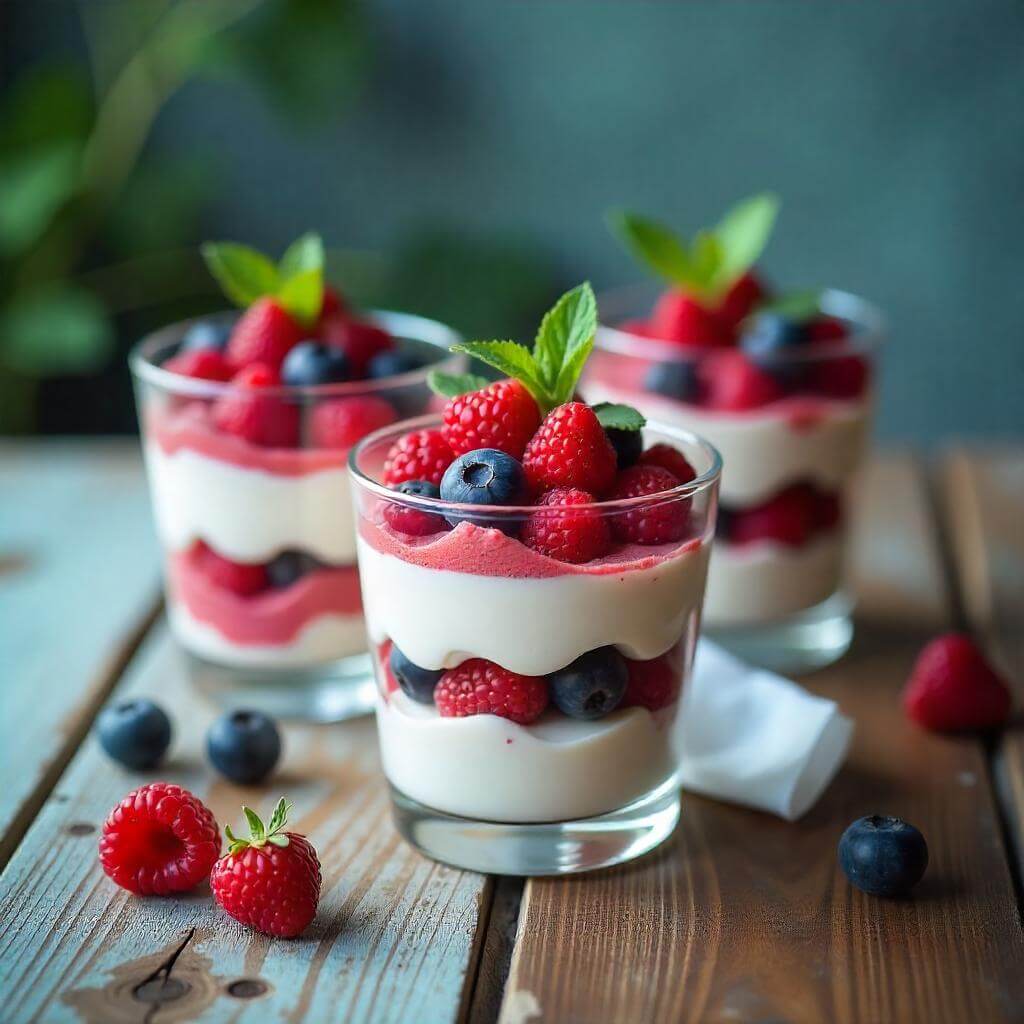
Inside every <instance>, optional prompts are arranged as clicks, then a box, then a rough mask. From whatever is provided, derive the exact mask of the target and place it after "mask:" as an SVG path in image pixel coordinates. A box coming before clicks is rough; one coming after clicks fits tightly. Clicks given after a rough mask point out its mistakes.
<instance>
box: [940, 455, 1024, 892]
mask: <svg viewBox="0 0 1024 1024" xmlns="http://www.w3.org/2000/svg"><path fill="white" fill-rule="evenodd" d="M941 492H942V498H943V504H944V508H945V511H946V516H947V522H948V525H949V535H950V537H951V538H952V540H953V556H954V566H955V569H956V574H957V580H958V582H959V585H960V597H961V602H962V605H963V610H964V612H965V614H966V617H967V620H968V623H969V625H970V626H971V628H972V629H973V630H974V632H975V633H977V634H978V635H979V636H980V638H981V639H982V641H983V643H984V644H985V646H986V647H987V649H988V651H989V653H990V654H991V655H992V657H993V659H994V660H995V661H996V663H997V664H998V665H999V666H1000V667H1001V668H1002V669H1003V670H1004V672H1005V674H1006V677H1007V679H1008V680H1009V681H1010V684H1011V686H1012V687H1013V688H1014V697H1015V703H1016V707H1017V709H1018V715H1017V717H1016V720H1015V722H1014V723H1013V725H1012V726H1011V728H1010V729H1008V730H1007V731H1006V732H1005V733H1004V734H1003V736H1002V737H1001V739H1000V742H999V743H998V745H997V748H996V751H995V756H994V762H993V763H994V770H995V777H996V782H997V786H996V791H997V793H998V794H999V796H1000V799H1001V801H1002V804H1003V820H1004V822H1005V824H1006V827H1007V830H1008V832H1009V834H1010V836H1011V838H1012V845H1013V849H1014V855H1015V857H1016V863H1017V877H1018V879H1021V878H1024V731H1022V728H1021V717H1020V713H1019V712H1020V708H1021V703H1022V701H1024V454H1022V452H1021V451H1020V450H1019V449H1010V448H1004V449H1002V450H993V449H992V448H986V449H979V448H972V449H963V448H961V449H958V450H956V451H953V452H951V453H950V454H949V456H948V457H947V458H946V459H945V461H944V464H943V467H942V488H941Z"/></svg>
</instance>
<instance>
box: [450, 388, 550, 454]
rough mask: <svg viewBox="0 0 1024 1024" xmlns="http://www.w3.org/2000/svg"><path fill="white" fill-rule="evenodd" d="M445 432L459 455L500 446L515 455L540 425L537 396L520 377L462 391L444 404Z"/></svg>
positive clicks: (499, 448) (453, 449) (503, 450)
mask: <svg viewBox="0 0 1024 1024" xmlns="http://www.w3.org/2000/svg"><path fill="white" fill-rule="evenodd" d="M443 415H444V426H443V427H442V428H441V433H442V434H443V435H444V439H445V440H446V441H447V442H448V447H449V448H451V450H452V451H453V452H454V453H455V454H456V455H464V454H465V453H466V452H472V451H476V450H477V449H478V448H497V449H498V450H499V451H502V452H505V453H506V454H507V455H511V456H512V457H513V458H514V459H521V458H522V457H523V450H524V449H525V448H526V442H527V441H529V440H530V438H531V437H533V434H534V432H535V431H536V429H537V427H539V426H540V410H539V409H538V408H537V403H536V402H535V401H534V400H533V396H532V395H531V394H530V392H529V391H527V390H526V388H525V387H523V385H522V384H521V383H520V382H519V381H517V380H499V381H495V382H494V383H493V384H488V385H487V387H485V388H482V389H481V390H480V391H471V392H470V393H469V394H468V395H459V396H458V397H457V398H453V399H451V401H449V402H448V404H447V405H446V406H445V407H444V414H443Z"/></svg>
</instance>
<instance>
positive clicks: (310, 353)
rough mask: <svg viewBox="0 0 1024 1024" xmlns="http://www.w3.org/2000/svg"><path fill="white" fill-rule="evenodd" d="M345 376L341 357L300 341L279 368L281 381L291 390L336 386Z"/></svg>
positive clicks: (346, 370)
mask: <svg viewBox="0 0 1024 1024" xmlns="http://www.w3.org/2000/svg"><path fill="white" fill-rule="evenodd" d="M349 376H350V372H349V365H348V357H347V356H346V355H345V353H344V352H342V351H341V349H340V348H334V347H333V346H332V345H324V344H323V343H322V342H319V341H300V342H299V343H298V345H296V346H295V347H294V348H293V349H292V350H291V351H290V352H289V353H288V355H286V356H285V357H284V362H283V363H282V364H281V381H282V383H284V384H288V385H291V386H292V387H312V386H315V385H317V384H337V383H340V382H341V381H344V380H348V379H349Z"/></svg>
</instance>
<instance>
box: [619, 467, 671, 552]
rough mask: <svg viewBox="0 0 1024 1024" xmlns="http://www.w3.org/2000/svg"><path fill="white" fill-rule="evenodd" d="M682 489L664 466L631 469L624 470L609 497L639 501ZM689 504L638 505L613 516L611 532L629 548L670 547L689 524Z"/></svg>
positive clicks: (661, 503)
mask: <svg viewBox="0 0 1024 1024" xmlns="http://www.w3.org/2000/svg"><path fill="white" fill-rule="evenodd" d="M678 486H679V480H678V479H677V478H676V477H675V476H673V475H672V474H671V473H670V472H669V471H668V470H667V469H663V468H662V467H661V466H642V465H641V466H630V467H629V469H626V470H623V472H621V473H620V474H619V478H618V480H617V481H616V482H615V488H614V490H613V491H612V493H611V495H610V496H609V497H610V498H611V499H613V500H615V499H618V498H639V497H642V496H643V495H647V494H658V493H660V492H661V491H669V490H671V489H672V488H673V487H678ZM689 513H690V502H689V500H688V499H687V500H683V499H680V498H663V499H661V500H660V501H657V502H651V503H650V504H646V505H638V506H636V507H635V508H631V509H629V510H628V511H624V512H616V513H615V514H614V515H613V516H611V523H612V531H613V532H614V533H615V535H616V536H617V537H618V538H619V540H621V541H624V542H625V543H627V544H668V543H669V542H670V541H676V540H681V539H682V538H683V536H684V535H685V534H686V529H687V526H688V525H689V521H690V515H689Z"/></svg>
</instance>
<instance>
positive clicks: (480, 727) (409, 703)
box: [349, 417, 720, 875]
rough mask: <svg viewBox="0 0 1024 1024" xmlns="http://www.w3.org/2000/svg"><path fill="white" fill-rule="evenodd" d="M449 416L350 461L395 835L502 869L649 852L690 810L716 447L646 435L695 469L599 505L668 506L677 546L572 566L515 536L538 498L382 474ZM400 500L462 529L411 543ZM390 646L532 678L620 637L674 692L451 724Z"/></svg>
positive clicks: (429, 664)
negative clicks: (598, 707)
mask: <svg viewBox="0 0 1024 1024" xmlns="http://www.w3.org/2000/svg"><path fill="white" fill-rule="evenodd" d="M437 422H438V421H437V419H436V418H434V417H422V418H420V419H419V420H416V421H413V422H407V423H402V424H399V425H397V426H395V427H389V428H385V429H384V430H381V431H378V432H377V433H375V434H372V435H370V436H368V437H366V438H364V439H363V441H361V442H360V443H359V444H358V445H357V446H356V447H355V448H354V449H353V450H352V453H351V455H350V461H349V465H350V467H351V471H352V479H353V484H354V486H353V500H354V502H355V508H356V517H357V520H358V526H357V529H358V533H359V539H358V549H359V568H360V579H361V582H362V588H363V605H364V608H365V611H366V622H367V630H368V633H369V636H370V640H371V644H372V651H373V656H374V664H375V669H376V673H377V684H378V693H377V697H378V701H377V726H378V733H379V737H380V747H381V757H382V761H383V767H384V773H385V775H386V776H387V779H388V782H389V783H390V786H391V795H392V800H393V811H394V818H395V822H396V825H397V827H398V830H399V832H400V833H401V834H402V835H403V836H404V837H405V838H406V839H407V840H408V841H409V842H410V843H412V844H413V845H414V846H416V847H417V848H418V849H420V850H421V851H422V852H424V853H426V854H427V855H428V856H431V857H433V858H435V859H437V860H441V861H444V862H446V863H448V864H453V865H456V866H458V867H463V868H471V869H474V870H478V871H487V872H496V873H499V874H515V875H548V874H561V873H565V872H572V871H583V870H589V869H593V868H598V867H604V866H607V865H611V864H616V863H620V862H622V861H626V860H630V859H632V858H634V857H637V856H640V855H641V854H642V853H644V852H646V851H648V850H650V849H652V848H653V847H654V846H656V845H657V844H658V843H660V842H661V841H662V840H664V839H665V838H666V837H667V836H668V835H669V834H670V833H671V832H672V829H673V828H674V826H675V824H676V821H677V820H678V817H679V791H678V786H677V783H676V777H675V776H676V765H677V763H678V762H677V757H676V754H675V743H676V738H675V736H674V730H673V726H674V723H675V721H676V717H677V712H678V710H679V703H680V701H679V697H680V692H681V688H682V686H683V683H684V680H685V678H686V676H687V674H688V672H689V669H690V665H691V662H692V658H693V651H694V645H695V643H696V638H697V631H698V624H699V620H700V609H701V601H702V598H703V595H704V582H705V576H706V570H707V561H708V555H709V551H710V544H711V537H712V533H713V530H714V522H715V507H716V501H717V490H718V477H719V469H720V460H719V457H718V454H717V452H716V451H715V450H714V449H713V448H712V447H711V446H710V445H709V444H707V443H706V442H704V441H703V440H701V439H700V438H698V437H696V436H695V435H693V434H690V433H687V432H684V431H679V430H675V429H672V428H667V427H660V426H656V425H649V426H648V427H647V428H646V429H645V431H644V434H645V438H644V440H645V443H647V444H651V443H656V442H664V443H667V444H671V445H673V446H674V447H677V448H679V449H680V450H682V451H683V453H684V454H685V455H686V457H687V458H688V459H689V461H690V463H691V465H692V466H693V467H694V469H695V470H696V472H697V473H698V475H697V477H696V479H694V480H693V481H691V482H689V483H686V484H680V485H678V486H677V487H675V488H674V489H673V490H671V491H665V492H662V493H661V494H657V495H648V496H645V497H641V498H631V499H623V500H618V501H609V502H603V503H601V504H600V505H597V506H593V507H594V508H596V509H597V510H598V514H600V515H601V516H603V517H607V519H608V523H609V525H610V526H613V525H614V520H615V517H616V516H622V515H625V514H629V513H634V514H635V513H637V512H638V511H640V510H642V511H645V512H647V513H650V512H651V511H652V510H656V509H662V510H667V511H668V512H669V513H671V514H673V515H678V516H679V517H680V519H679V520H678V521H679V522H682V523H684V524H685V526H684V527H682V528H681V533H680V535H679V539H678V540H675V541H671V542H669V543H667V544H662V545H659V546H656V547H645V546H641V545H637V544H629V545H627V544H618V545H616V546H615V547H614V548H613V549H612V550H611V552H610V553H609V554H608V555H606V556H604V557H602V558H600V559H596V560H594V561H592V562H587V563H584V564H582V565H570V564H567V563H564V562H560V561H556V560H554V559H552V558H548V557H547V556H545V555H542V554H540V553H538V552H537V551H534V550H532V549H531V548H528V547H527V546H526V545H525V544H523V543H521V542H520V541H519V540H518V539H516V533H517V532H518V530H519V528H520V526H521V525H522V523H523V521H524V520H525V519H526V518H527V517H528V516H529V515H530V514H531V513H535V512H536V511H537V509H536V508H535V507H501V506H481V505H460V504H454V503H451V502H444V501H442V500H440V499H434V498H427V497H418V496H412V495H405V494H399V493H397V492H395V491H392V490H389V489H388V488H387V487H385V486H383V485H382V484H381V483H380V479H381V468H382V464H383V461H384V457H385V454H386V452H387V451H388V449H389V448H390V447H391V445H392V444H393V443H394V442H395V441H396V440H397V439H398V438H399V437H400V436H401V435H402V434H403V433H405V432H407V431H408V430H411V429H419V428H423V427H431V426H436V425H437ZM396 509H401V510H414V509H415V510H419V511H420V512H428V513H430V514H433V515H436V516H439V517H448V518H449V519H450V520H451V521H453V522H454V523H455V524H456V525H455V526H454V527H453V528H452V527H450V526H446V525H445V524H444V522H441V521H440V520H439V532H437V533H434V534H431V535H429V536H420V537H409V536H408V535H405V534H403V533H401V532H399V531H398V530H395V529H394V528H392V526H391V523H392V522H395V521H396V519H397V517H396V516H395V514H394V512H395V510H396ZM392 646H394V647H397V648H398V649H399V650H400V651H401V652H402V654H403V655H404V656H405V657H406V658H408V659H409V660H411V661H412V662H413V663H414V664H415V665H417V666H420V667H422V668H423V669H427V670H441V669H450V668H454V667H456V666H459V665H461V664H462V663H464V662H466V661H467V660H469V659H474V658H483V659H487V660H488V661H490V662H494V663H496V664H498V665H500V666H502V667H503V668H505V669H508V670H510V671H512V672H516V673H521V674H522V675H527V676H532V677H544V676H546V675H548V674H549V673H552V672H555V671H557V670H559V669H562V668H564V667H565V666H567V665H569V664H570V663H571V662H573V661H574V660H575V659H577V658H579V657H580V656H581V655H584V654H586V653H587V652H590V651H594V650H596V649H599V648H606V647H609V646H614V647H615V648H616V649H617V651H618V652H619V654H621V655H623V656H624V657H625V659H627V664H628V665H629V671H630V677H631V682H630V686H632V676H633V673H634V672H635V671H638V672H643V673H647V675H646V677H645V678H648V679H652V678H655V677H657V678H658V679H660V680H661V682H662V685H663V689H662V690H660V691H659V693H660V696H659V697H657V698H656V699H650V700H649V701H648V704H649V705H650V707H651V709H649V708H648V706H637V705H636V704H634V705H633V706H627V704H629V703H630V701H631V700H632V698H631V697H630V692H631V691H630V690H629V689H627V692H626V698H624V699H623V702H622V704H620V706H618V707H617V708H616V709H615V710H613V711H611V712H610V713H609V714H607V715H605V716H604V717H601V718H598V719H596V720H591V721H585V720H581V719H580V718H576V717H572V718H571V717H568V716H567V715H566V714H563V713H562V712H561V711H560V710H558V709H557V708H555V706H554V705H553V704H549V706H548V708H547V710H545V711H544V713H543V714H542V715H541V717H540V718H538V719H537V720H536V721H534V722H532V723H531V724H529V725H519V724H517V723H515V722H513V721H510V720H509V719H507V718H504V717H498V716H497V715H494V714H477V715H471V716H468V717H442V716H441V715H440V714H439V713H438V710H437V708H436V707H435V706H434V705H433V703H418V702H417V701H415V700H412V699H410V697H409V696H407V695H406V693H405V692H404V691H403V690H401V689H400V688H399V687H398V686H397V684H396V682H395V678H394V676H393V674H392V672H391V670H390V664H389V658H390V651H391V649H392ZM606 656H611V657H613V658H616V657H617V655H614V654H611V655H608V654H607V652H606ZM638 664H639V668H637V666H638ZM548 682H549V681H548V680H545V681H544V685H548ZM428 700H430V698H428Z"/></svg>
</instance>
